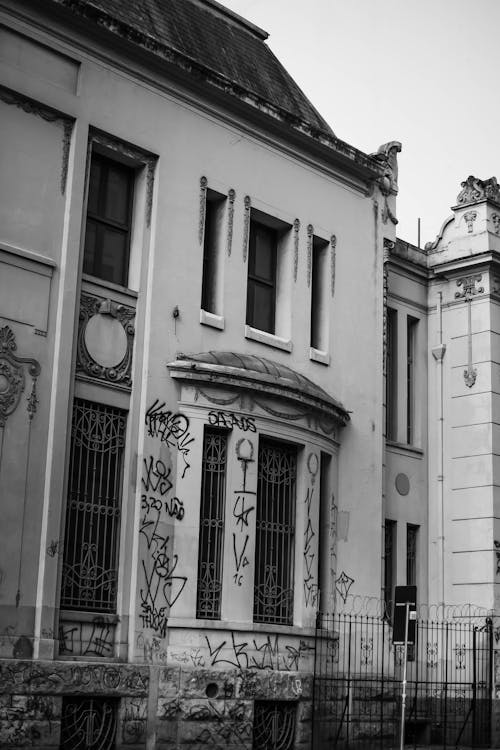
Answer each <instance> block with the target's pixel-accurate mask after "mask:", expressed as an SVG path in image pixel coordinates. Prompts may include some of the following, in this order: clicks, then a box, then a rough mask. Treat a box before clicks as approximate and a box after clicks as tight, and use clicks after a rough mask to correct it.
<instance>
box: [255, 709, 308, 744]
mask: <svg viewBox="0 0 500 750" xmlns="http://www.w3.org/2000/svg"><path fill="white" fill-rule="evenodd" d="M296 714H297V706H296V704H295V703H291V702H286V701H255V704H254V722H253V747H254V748H255V749H256V750H292V748H293V747H294V741H295V719H296Z"/></svg>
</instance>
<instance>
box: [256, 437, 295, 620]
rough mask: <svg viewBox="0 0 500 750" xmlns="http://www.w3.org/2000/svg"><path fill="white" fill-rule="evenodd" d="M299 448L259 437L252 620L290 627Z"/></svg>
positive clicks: (291, 618)
mask: <svg viewBox="0 0 500 750" xmlns="http://www.w3.org/2000/svg"><path fill="white" fill-rule="evenodd" d="M296 475H297V450H296V449H295V448H294V447H293V446H289V445H285V444H282V443H275V442H272V441H270V440H265V439H261V441H260V444H259V466H258V482H257V508H256V540H255V588H254V622H267V623H277V624H282V625H292V624H293V572H294V570H293V569H294V536H295V485H296Z"/></svg>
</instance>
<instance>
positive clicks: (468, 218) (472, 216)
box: [464, 211, 477, 234]
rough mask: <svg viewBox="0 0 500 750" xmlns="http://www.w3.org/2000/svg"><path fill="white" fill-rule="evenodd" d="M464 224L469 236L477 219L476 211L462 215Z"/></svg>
mask: <svg viewBox="0 0 500 750" xmlns="http://www.w3.org/2000/svg"><path fill="white" fill-rule="evenodd" d="M464 219H465V223H466V224H467V231H468V233H469V234H472V231H473V229H474V222H475V221H476V219H477V211H467V213H465V214H464Z"/></svg>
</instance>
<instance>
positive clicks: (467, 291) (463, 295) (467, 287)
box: [455, 273, 484, 300]
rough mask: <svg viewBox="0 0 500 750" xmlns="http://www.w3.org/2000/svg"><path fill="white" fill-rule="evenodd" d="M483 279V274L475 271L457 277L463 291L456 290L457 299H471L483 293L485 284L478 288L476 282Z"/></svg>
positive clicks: (458, 284)
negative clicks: (459, 277) (468, 274)
mask: <svg viewBox="0 0 500 750" xmlns="http://www.w3.org/2000/svg"><path fill="white" fill-rule="evenodd" d="M481 279H482V276H481V274H480V273H475V274H472V275H471V276H463V277H462V278H461V279H457V286H458V287H462V291H461V292H455V299H465V300H470V299H472V297H474V296H475V295H476V294H483V293H484V287H483V286H480V287H478V288H477V289H476V282H479V281H481Z"/></svg>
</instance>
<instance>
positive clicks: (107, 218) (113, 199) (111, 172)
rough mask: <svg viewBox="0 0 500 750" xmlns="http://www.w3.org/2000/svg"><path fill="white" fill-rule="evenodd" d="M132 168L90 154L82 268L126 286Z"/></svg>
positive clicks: (85, 271) (96, 154) (100, 277)
mask: <svg viewBox="0 0 500 750" xmlns="http://www.w3.org/2000/svg"><path fill="white" fill-rule="evenodd" d="M133 186H134V170H133V169H132V168H131V167H127V166H125V165H124V164H121V163H120V162H116V161H113V160H112V159H108V158H107V157H105V156H101V155H100V154H98V153H95V152H94V153H93V154H92V159H91V163H90V178H89V189H88V200H87V225H86V229H85V249H84V256H83V272H84V273H87V274H90V275H91V276H96V277H97V278H99V279H103V280H104V281H111V282H113V283H114V284H121V285H122V286H127V282H128V264H129V250H130V233H131V217H132V196H133Z"/></svg>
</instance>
